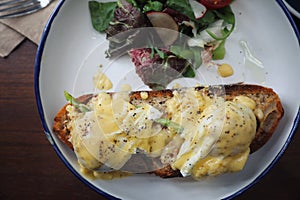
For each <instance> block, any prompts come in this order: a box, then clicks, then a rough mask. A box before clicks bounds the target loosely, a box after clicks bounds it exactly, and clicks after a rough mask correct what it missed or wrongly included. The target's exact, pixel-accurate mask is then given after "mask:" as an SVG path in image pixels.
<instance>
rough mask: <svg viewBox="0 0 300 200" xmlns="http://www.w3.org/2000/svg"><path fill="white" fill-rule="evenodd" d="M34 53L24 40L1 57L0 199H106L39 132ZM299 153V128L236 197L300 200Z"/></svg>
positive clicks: (34, 49)
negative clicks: (277, 157)
mask: <svg viewBox="0 0 300 200" xmlns="http://www.w3.org/2000/svg"><path fill="white" fill-rule="evenodd" d="M297 24H298V27H300V26H299V20H297ZM36 49H37V46H36V45H34V44H33V43H31V42H30V41H28V40H26V41H25V42H23V43H22V44H21V45H20V46H19V47H18V48H17V49H16V50H15V51H14V52H13V53H12V54H11V55H10V56H9V57H8V58H5V59H3V58H0V114H1V115H0V177H1V185H0V199H45V200H48V199H49V200H53V199H87V198H88V199H91V200H92V199H97V200H99V199H100V200H101V199H105V198H104V197H102V196H100V195H99V194H97V193H96V192H95V191H93V190H92V189H90V188H88V187H87V186H85V185H84V184H83V183H82V182H81V181H79V180H78V179H77V178H76V177H75V176H74V175H73V174H72V173H71V172H70V171H69V170H68V169H67V168H66V167H65V165H64V164H63V163H62V161H61V160H60V159H59V158H58V156H57V155H56V153H55V152H54V150H53V148H52V147H51V145H50V143H49V142H48V141H47V139H46V137H45V135H44V133H43V129H42V126H41V122H40V119H39V115H38V111H37V107H36V103H35V96H34V89H33V74H34V59H35V53H36ZM299 155H300V130H299V128H298V130H297V132H296V134H295V136H294V138H293V140H292V142H291V143H290V145H289V147H288V148H287V150H286V152H285V153H284V154H283V157H282V158H281V159H280V160H279V162H278V163H277V164H276V165H275V166H274V168H273V169H272V170H271V171H270V172H269V173H268V174H267V175H266V176H265V177H264V178H263V179H262V180H260V181H259V182H258V183H256V184H255V185H254V186H253V187H251V188H250V189H249V190H247V191H246V192H244V193H243V194H241V195H240V196H238V197H237V198H235V199H237V200H242V199H243V200H244V199H246V200H248V199H249V200H250V199H251V200H252V199H256V198H259V199H289V200H298V199H300V190H299V186H298V183H299V182H300V170H299V166H300V157H299ZM196 199H197V198H196Z"/></svg>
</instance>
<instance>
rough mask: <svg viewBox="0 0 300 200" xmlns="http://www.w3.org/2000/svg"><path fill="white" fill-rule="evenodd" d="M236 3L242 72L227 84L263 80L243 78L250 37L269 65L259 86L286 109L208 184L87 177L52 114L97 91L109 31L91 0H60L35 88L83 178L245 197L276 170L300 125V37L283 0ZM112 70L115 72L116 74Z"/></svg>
mask: <svg viewBox="0 0 300 200" xmlns="http://www.w3.org/2000/svg"><path fill="white" fill-rule="evenodd" d="M232 8H233V11H234V13H235V14H236V20H237V22H236V23H237V25H236V30H235V31H234V32H233V34H232V35H231V36H230V39H229V40H228V42H227V43H226V44H227V46H226V49H227V55H226V57H225V61H226V62H228V63H231V64H232V65H233V66H234V68H235V70H236V72H237V73H236V74H235V76H234V77H232V78H229V79H222V80H221V81H222V82H225V83H228V82H236V81H240V80H244V81H246V82H252V83H253V82H254V83H255V82H256V83H257V80H255V78H251V76H250V77H247V76H241V75H245V74H244V72H245V70H244V69H245V68H244V66H243V65H244V60H243V54H242V53H241V52H242V49H241V46H240V44H239V43H240V41H241V40H244V41H247V43H248V45H249V48H250V49H251V51H252V52H253V54H254V55H255V56H256V57H257V58H258V59H259V60H260V61H262V63H263V65H264V67H265V71H266V76H265V78H266V81H265V82H264V83H261V82H260V84H263V85H265V86H269V87H272V88H273V89H274V90H275V91H276V92H277V93H278V94H279V96H280V98H281V100H282V103H283V106H284V109H285V115H284V117H283V119H282V121H281V123H280V125H279V127H278V128H277V130H276V132H275V134H274V135H273V137H272V138H271V139H270V140H269V141H268V143H267V144H266V145H265V146H264V147H263V148H261V149H260V150H259V151H258V152H256V153H254V154H252V155H251V156H250V157H249V160H248V162H247V164H246V166H245V168H244V170H242V171H241V172H238V173H233V174H226V175H223V176H220V177H216V178H207V179H204V180H202V181H193V180H191V179H182V178H174V179H161V178H158V177H155V176H153V175H135V176H131V177H128V178H124V179H116V180H112V181H102V180H89V179H87V178H85V177H83V176H82V175H81V174H80V172H79V167H78V164H77V160H76V157H75V156H74V154H73V152H72V151H71V150H70V149H69V148H68V147H66V145H64V144H63V143H61V142H60V141H59V139H58V138H57V137H56V136H55V135H54V134H53V133H52V128H51V127H52V124H53V118H54V116H55V114H56V112H57V111H58V109H59V108H60V107H61V106H63V105H64V104H65V103H66V101H65V99H64V96H63V91H64V90H67V91H70V92H74V93H73V94H74V95H81V94H83V93H89V92H93V89H91V88H92V87H91V85H92V81H91V80H92V75H93V73H94V72H95V71H96V70H97V67H98V65H99V64H103V62H104V61H103V59H104V56H103V55H102V54H100V53H99V57H97V56H95V51H94V50H98V49H99V44H101V42H102V41H103V40H104V36H103V35H100V34H99V33H97V32H95V31H94V30H93V28H92V26H91V22H90V16H89V10H88V1H83V0H75V1H74V0H72V1H71V0H66V1H61V3H60V4H59V6H58V8H57V9H56V10H55V12H54V13H53V15H52V16H51V18H50V21H49V23H48V24H47V26H46V28H45V31H44V34H43V37H42V40H41V43H40V46H39V48H38V52H37V57H36V64H35V91H36V99H37V105H38V109H39V112H40V117H41V120H42V122H43V126H44V129H45V133H46V135H47V137H48V138H49V141H50V142H51V143H52V145H53V147H54V149H55V151H56V152H57V153H58V155H59V156H60V158H61V159H62V160H63V162H64V163H65V164H66V166H67V167H68V168H70V170H71V171H72V172H73V173H74V174H75V175H76V176H77V177H78V178H79V179H81V180H82V181H83V182H84V183H86V184H87V185H89V186H90V187H91V188H93V189H94V190H96V191H98V192H99V193H101V194H104V195H105V196H107V197H108V198H112V197H116V198H122V199H165V198H168V199H172V198H173V199H195V197H197V199H222V198H232V197H234V196H236V195H238V194H240V193H241V192H243V191H244V190H246V189H248V188H249V187H250V186H252V185H253V184H254V183H256V182H257V181H258V180H259V179H260V178H262V177H263V176H264V175H265V174H266V173H267V172H268V171H269V169H271V167H272V166H273V165H274V164H275V163H276V161H277V160H278V159H279V158H280V157H281V155H282V153H283V151H284V150H285V149H286V147H287V145H288V144H289V142H290V140H291V138H292V136H293V134H294V131H295V127H297V125H298V122H299V115H300V114H299V103H300V95H299V92H298V91H299V84H300V81H299V74H300V68H299V63H300V56H299V55H300V48H299V34H298V35H297V34H296V33H297V31H296V30H295V27H293V26H292V25H291V24H293V23H290V20H291V17H290V16H289V14H288V12H287V10H286V8H285V7H284V4H283V3H282V1H277V2H276V1H260V0H253V1H247V0H239V1H234V3H233V5H232ZM122 66H123V65H122ZM126 66H127V67H128V66H129V67H130V66H131V65H130V64H126ZM85 67H90V70H85ZM120 70H121V68H120ZM110 73H112V72H109V73H108V76H110V75H112V74H110ZM114 73H115V72H114ZM83 75H84V76H83ZM81 79H82V80H81ZM75 80H76V81H75ZM78 81H82V84H83V85H82V86H81V87H80V88H77V87H76V88H74V82H76V83H78ZM262 158H263V159H262Z"/></svg>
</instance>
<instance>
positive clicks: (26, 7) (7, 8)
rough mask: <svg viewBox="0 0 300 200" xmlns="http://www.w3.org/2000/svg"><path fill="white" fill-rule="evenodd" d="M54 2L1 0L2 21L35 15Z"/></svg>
mask: <svg viewBox="0 0 300 200" xmlns="http://www.w3.org/2000/svg"><path fill="white" fill-rule="evenodd" d="M51 1H53V0H0V19H6V18H13V17H19V16H23V15H28V14H31V13H34V12H36V11H38V10H40V9H43V8H45V7H46V6H48V5H49V4H50V3H51Z"/></svg>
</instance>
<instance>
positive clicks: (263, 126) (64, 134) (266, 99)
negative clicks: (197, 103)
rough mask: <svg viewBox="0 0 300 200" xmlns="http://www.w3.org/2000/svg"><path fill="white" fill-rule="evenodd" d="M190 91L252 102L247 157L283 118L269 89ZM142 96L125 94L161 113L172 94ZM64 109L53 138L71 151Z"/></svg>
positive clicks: (161, 172) (165, 172) (168, 170)
mask: <svg viewBox="0 0 300 200" xmlns="http://www.w3.org/2000/svg"><path fill="white" fill-rule="evenodd" d="M194 89H195V91H197V92H202V93H203V92H205V93H206V95H207V96H211V95H219V96H223V97H224V98H225V99H226V100H229V101H231V100H233V99H234V98H235V97H237V96H241V95H243V96H246V97H248V98H250V99H252V100H253V101H254V102H255V104H256V107H255V111H257V112H255V116H256V122H257V123H256V124H257V126H256V134H255V137H254V139H253V141H252V142H251V145H250V152H251V153H252V152H255V151H257V150H258V149H259V148H261V147H262V146H263V145H264V144H265V143H266V142H267V141H268V140H269V138H270V137H271V136H272V134H273V133H274V131H275V129H276V127H277V126H278V124H279V121H280V119H281V118H282V117H283V114H284V110H283V107H282V104H281V101H280V98H279V96H278V95H277V94H276V93H275V92H274V91H273V90H272V89H271V88H267V87H263V86H259V85H251V84H232V85H224V86H217V87H216V86H210V87H196V88H194ZM179 90H184V88H183V89H179ZM145 92H146V93H147V98H143V96H142V93H141V91H136V92H131V93H130V94H129V97H130V103H132V104H133V105H139V104H140V103H141V102H146V103H148V104H150V105H151V106H154V107H155V108H157V109H158V110H164V109H165V108H166V106H167V105H166V102H167V100H168V99H170V98H172V97H173V92H174V90H161V91H145ZM93 96H94V95H92V94H89V95H83V96H81V97H79V98H77V100H78V101H79V102H81V103H83V104H87V103H88V102H89V101H90V100H91V99H92V97H93ZM67 105H68V104H66V105H65V106H63V107H62V108H61V109H60V110H59V111H58V113H57V115H56V116H55V118H54V124H53V132H54V133H56V134H57V136H58V137H59V139H60V140H61V141H63V142H64V143H66V145H68V146H69V147H70V148H72V149H73V145H72V143H71V142H70V138H71V133H70V130H68V128H67V127H68V126H67V124H68V120H69V119H68V113H67V110H66V107H67ZM151 173H154V174H156V175H158V176H160V177H163V178H167V177H179V176H181V173H180V172H179V170H173V168H172V167H171V166H170V165H168V166H166V167H163V168H161V169H158V170H155V171H153V172H151Z"/></svg>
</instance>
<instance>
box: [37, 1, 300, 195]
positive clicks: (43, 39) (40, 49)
mask: <svg viewBox="0 0 300 200" xmlns="http://www.w3.org/2000/svg"><path fill="white" fill-rule="evenodd" d="M65 1H66V0H60V2H59V3H58V5H57V7H56V8H55V10H54V11H53V13H52V14H51V16H50V18H49V20H48V22H47V24H46V25H45V28H44V30H43V33H42V36H41V40H40V43H39V46H38V49H37V53H36V58H35V64H34V92H35V99H36V105H37V108H38V112H39V116H40V120H41V122H42V125H43V129H44V132H45V135H46V137H47V138H48V140H49V142H50V143H51V145H52V147H53V148H54V150H55V152H56V154H57V155H58V157H59V158H60V159H61V160H62V161H63V163H64V164H65V165H66V166H67V168H68V169H69V170H70V171H71V172H72V173H73V174H74V175H75V176H76V177H77V178H78V179H79V180H81V181H82V182H83V183H84V184H86V185H87V186H89V187H90V188H91V189H93V190H94V191H96V192H97V193H99V194H101V195H103V196H104V197H106V198H107V199H111V200H116V199H119V198H116V197H114V196H112V195H110V194H108V193H106V192H104V191H102V190H101V189H99V188H97V187H95V186H94V185H93V184H91V183H90V182H88V181H87V180H86V179H85V178H84V177H83V176H82V175H80V174H79V173H78V172H77V171H76V170H75V169H74V168H73V167H72V166H71V165H70V163H69V162H68V161H67V160H66V158H65V157H64V156H63V154H62V152H61V151H60V149H59V148H58V146H57V144H55V142H54V139H53V138H52V136H51V134H50V130H49V127H48V125H47V122H46V120H45V116H44V110H43V105H42V101H41V96H40V84H39V77H40V69H41V60H42V55H43V52H44V48H45V45H46V42H47V37H48V34H49V32H50V29H51V26H52V24H53V22H54V20H55V17H56V16H57V14H58V13H59V11H60V9H61V8H62V6H63V4H64V3H65ZM276 2H277V3H278V5H279V6H280V7H281V9H282V10H283V11H284V13H285V15H286V16H287V18H288V20H289V22H290V24H291V25H292V28H293V30H294V32H295V34H296V37H297V39H298V43H299V45H300V34H299V30H298V29H297V26H296V24H295V22H294V20H293V17H292V16H291V14H290V12H289V11H288V9H287V7H286V6H285V4H284V3H283V1H282V0H276ZM299 122H300V107H299V108H298V112H297V116H296V118H295V120H294V122H293V126H292V129H291V132H290V134H289V136H288V138H287V141H286V142H285V144H284V145H283V147H282V148H281V150H280V151H279V153H278V154H277V155H276V157H275V158H274V159H273V161H272V162H271V164H270V165H269V166H268V167H267V168H266V169H265V170H264V171H263V172H262V173H261V174H260V175H259V176H258V177H257V178H256V179H255V180H253V181H252V182H251V183H250V184H248V185H247V186H245V187H243V188H241V189H240V190H238V191H236V192H235V193H233V194H232V195H229V196H227V197H225V198H224V199H226V200H229V199H232V198H234V197H237V196H239V195H241V194H242V193H243V192H245V191H246V190H248V189H249V188H250V187H252V186H253V185H255V184H256V183H257V182H259V181H260V180H261V179H262V178H263V177H264V176H265V175H266V174H267V173H268V172H269V171H270V170H271V169H272V168H273V166H274V165H275V164H276V163H277V162H278V160H279V159H280V158H281V157H282V155H283V153H284V152H285V150H286V149H287V147H288V145H289V144H290V142H291V140H292V138H293V136H294V134H295V132H296V129H297V127H298V125H299Z"/></svg>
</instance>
